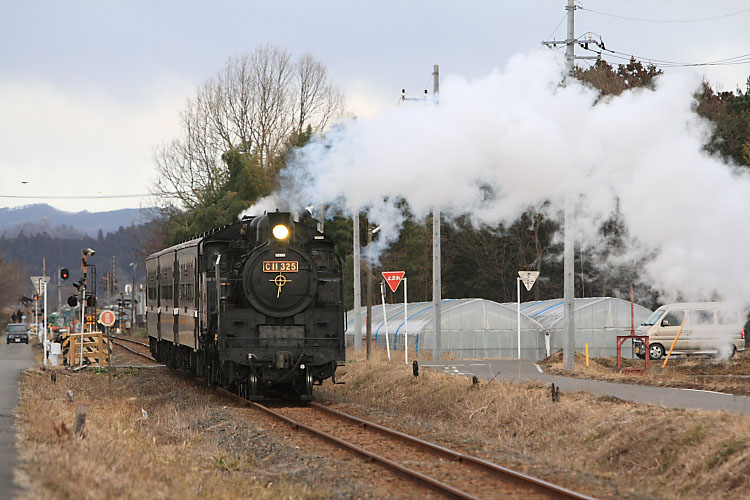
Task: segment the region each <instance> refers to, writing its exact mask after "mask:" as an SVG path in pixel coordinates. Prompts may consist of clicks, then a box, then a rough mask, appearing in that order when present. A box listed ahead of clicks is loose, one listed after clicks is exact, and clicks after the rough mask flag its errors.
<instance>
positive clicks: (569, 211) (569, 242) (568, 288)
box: [563, 195, 575, 371]
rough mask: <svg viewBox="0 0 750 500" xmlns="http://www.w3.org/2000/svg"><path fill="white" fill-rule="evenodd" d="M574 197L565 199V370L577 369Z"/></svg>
mask: <svg viewBox="0 0 750 500" xmlns="http://www.w3.org/2000/svg"><path fill="white" fill-rule="evenodd" d="M571 205H572V197H571V196H570V195H568V196H566V200H565V237H564V241H565V250H564V254H563V288H564V290H563V292H564V297H563V299H564V303H565V305H564V314H565V319H566V322H565V348H564V349H563V368H564V369H565V371H573V370H574V369H575V318H574V313H575V306H574V297H575V290H574V288H573V270H574V268H573V266H574V262H573V251H574V247H575V240H574V236H573V208H572V207H571Z"/></svg>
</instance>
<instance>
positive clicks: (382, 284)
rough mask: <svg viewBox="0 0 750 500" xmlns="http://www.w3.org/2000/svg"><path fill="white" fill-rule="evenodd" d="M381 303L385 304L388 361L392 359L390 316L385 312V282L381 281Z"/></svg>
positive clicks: (384, 318) (384, 321)
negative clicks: (389, 334)
mask: <svg viewBox="0 0 750 500" xmlns="http://www.w3.org/2000/svg"><path fill="white" fill-rule="evenodd" d="M380 303H381V304H382V306H383V324H384V325H385V349H386V351H387V352H388V361H390V360H391V341H390V339H389V338H388V317H387V316H386V312H385V282H383V281H381V282H380Z"/></svg>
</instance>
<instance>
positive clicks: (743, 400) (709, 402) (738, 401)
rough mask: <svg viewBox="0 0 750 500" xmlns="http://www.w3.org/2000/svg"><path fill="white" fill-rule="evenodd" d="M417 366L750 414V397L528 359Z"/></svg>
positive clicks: (663, 403) (659, 402) (649, 402)
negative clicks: (616, 378)
mask: <svg viewBox="0 0 750 500" xmlns="http://www.w3.org/2000/svg"><path fill="white" fill-rule="evenodd" d="M420 367H422V368H428V369H431V370H440V371H443V372H445V373H448V374H450V375H462V376H467V377H471V376H472V375H476V376H477V378H479V379H481V380H491V379H497V380H502V381H527V380H536V381H539V382H540V383H543V384H550V385H551V384H552V383H553V382H554V383H555V385H557V386H559V387H560V391H561V392H563V393H565V392H577V391H580V392H589V393H591V394H597V395H608V396H614V397H616V398H619V399H622V400H625V401H634V402H637V403H647V404H652V405H657V406H663V407H666V408H684V409H690V410H716V411H718V410H726V411H729V412H732V413H740V414H743V415H750V397H748V396H735V395H733V394H725V393H722V392H714V391H702V390H696V389H676V388H672V387H653V386H647V385H637V384H617V383H613V382H602V381H598V380H588V379H581V378H575V377H562V376H559V375H549V374H546V373H544V372H543V370H542V368H541V367H540V366H539V365H537V364H536V363H534V362H533V361H529V360H521V361H520V362H519V361H518V360H500V359H488V360H465V361H464V360H462V361H456V360H454V361H440V362H435V361H430V362H425V363H420Z"/></svg>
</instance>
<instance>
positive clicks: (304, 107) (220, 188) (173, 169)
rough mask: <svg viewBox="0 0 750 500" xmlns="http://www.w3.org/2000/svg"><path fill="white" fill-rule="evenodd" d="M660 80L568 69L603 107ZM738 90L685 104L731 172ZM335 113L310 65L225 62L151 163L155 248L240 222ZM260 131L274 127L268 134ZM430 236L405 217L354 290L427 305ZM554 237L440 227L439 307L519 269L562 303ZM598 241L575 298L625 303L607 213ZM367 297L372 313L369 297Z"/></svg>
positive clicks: (507, 293)
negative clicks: (369, 287)
mask: <svg viewBox="0 0 750 500" xmlns="http://www.w3.org/2000/svg"><path fill="white" fill-rule="evenodd" d="M659 74H661V70H659V69H658V68H657V67H655V66H643V65H642V64H641V63H640V62H637V61H635V60H631V61H630V62H629V63H628V64H623V65H619V66H617V67H613V66H611V65H609V64H608V63H606V62H604V61H601V62H598V63H597V64H596V65H594V66H592V67H591V68H588V69H580V68H579V69H577V70H576V73H575V77H576V78H578V79H580V80H582V81H584V82H586V83H588V84H590V85H593V86H595V87H596V88H597V89H599V90H600V91H601V92H602V94H603V95H608V94H619V93H621V92H623V91H625V90H627V89H631V88H634V87H652V86H653V84H654V79H655V78H656V77H657V76H658V75H659ZM313 82H314V85H311V83H313ZM748 85H749V88H748V89H747V90H748V92H747V93H743V92H742V91H741V90H739V89H738V90H737V91H736V92H718V93H717V92H715V91H714V90H712V89H711V87H710V86H709V85H708V84H704V86H703V89H702V91H701V92H700V93H698V95H696V96H695V97H696V104H695V107H696V111H697V112H698V113H699V114H700V115H701V116H703V117H705V118H706V119H708V120H711V121H712V122H713V123H714V124H715V128H714V133H713V136H712V138H711V140H710V142H709V143H708V144H707V145H706V149H707V150H708V151H709V152H710V153H713V154H717V155H720V156H721V157H722V158H724V159H726V160H728V161H731V162H733V163H734V164H736V165H738V166H742V167H747V166H750V95H748V93H750V81H749V82H748ZM243 106H244V107H243ZM342 110H343V100H342V97H341V94H340V92H339V91H338V90H337V89H336V87H335V86H334V85H333V84H332V83H331V82H330V81H329V80H328V78H327V75H326V70H325V67H324V66H323V65H322V64H320V63H318V62H317V61H315V60H314V59H313V58H312V57H311V56H309V55H307V56H303V57H301V58H299V59H297V60H294V59H293V58H292V56H291V55H290V54H289V53H287V52H284V51H281V50H279V49H275V48H272V47H261V48H259V49H256V51H255V52H253V53H251V54H248V55H247V56H243V57H240V58H236V59H231V60H230V61H229V62H228V64H227V66H226V67H225V68H223V69H222V70H221V71H220V72H219V73H218V74H217V76H216V77H215V78H213V79H211V80H209V81H208V82H206V84H205V85H204V86H202V87H201V88H200V89H199V91H198V93H197V95H196V96H195V97H194V98H192V99H190V100H189V101H188V103H187V105H186V108H185V110H184V111H183V114H182V118H183V134H182V135H181V136H180V137H178V138H176V139H175V140H174V141H173V142H172V143H170V144H168V145H165V146H163V148H162V149H161V152H160V154H159V155H158V156H157V173H158V174H159V176H160V184H159V187H158V189H157V192H156V193H155V194H156V195H157V196H161V199H162V200H163V201H164V204H163V206H162V207H161V225H160V226H159V227H160V231H161V232H160V233H159V238H160V240H159V238H157V239H156V240H158V241H161V242H162V244H163V245H164V246H166V245H167V244H174V243H176V242H178V241H181V240H183V239H185V238H187V237H190V236H191V235H194V234H197V233H200V232H202V231H205V230H207V229H210V228H213V227H216V226H220V225H223V224H227V223H230V222H232V221H233V220H235V219H236V217H237V215H238V213H239V212H240V211H242V210H244V209H246V208H247V207H249V206H251V205H252V204H253V203H254V202H255V201H256V200H257V199H259V198H260V197H262V196H264V195H267V194H269V193H272V192H274V191H275V190H276V188H277V183H278V178H279V175H278V173H279V171H280V170H281V169H283V168H284V166H285V164H286V161H287V158H288V156H289V155H290V153H291V152H292V151H293V150H294V148H297V147H301V146H303V145H304V144H305V143H306V142H307V141H308V140H309V139H310V137H311V135H312V134H314V133H318V132H321V131H322V130H323V128H324V126H325V125H326V124H327V123H329V122H330V121H331V120H332V119H334V118H335V117H336V116H338V115H339V114H340V113H341V111H342ZM271 123H274V124H277V126H274V127H271V128H269V126H268V125H269V124H271ZM175 192H176V193H178V198H179V200H180V202H181V206H177V205H175V204H173V203H172V202H171V201H170V200H173V198H170V196H173V194H170V193H175ZM329 217H330V214H329ZM366 222H367V221H366V220H365V219H364V217H362V220H361V223H360V228H361V231H362V234H361V235H360V241H362V242H364V241H366V238H365V235H366V232H367V229H366V228H367V225H366ZM325 224H326V225H325V231H326V233H328V234H330V235H331V236H332V237H333V238H334V240H335V241H336V242H337V246H338V251H339V252H340V254H341V255H342V257H343V258H344V259H345V262H346V280H347V287H346V288H345V290H346V294H347V295H346V303H347V307H351V306H352V303H353V298H352V295H353V293H352V286H351V284H352V282H353V279H352V274H353V273H352V264H353V263H352V241H353V238H352V228H353V224H352V220H351V218H347V217H343V216H341V215H337V216H333V218H332V220H327V221H326V223H325ZM431 228H432V221H431V220H430V218H429V217H428V218H427V219H426V220H415V219H414V218H413V217H408V216H407V221H406V223H405V225H404V228H403V230H402V232H401V236H400V238H399V240H398V241H397V242H395V243H394V244H393V245H392V246H391V247H390V248H389V249H388V250H387V251H386V252H385V253H384V254H383V255H382V256H381V260H380V265H379V267H378V268H377V269H372V270H370V271H368V270H367V269H366V267H363V273H362V276H363V278H364V277H365V276H366V275H367V272H371V273H372V275H373V276H374V277H375V279H376V280H378V281H379V280H380V271H382V270H404V271H406V272H407V276H408V277H409V299H410V301H424V300H431V296H432V284H431V283H432V282H431V280H432V229H431ZM558 231H559V227H558V224H557V222H555V221H554V220H552V219H550V218H549V217H548V216H546V215H545V213H544V210H543V207H537V209H531V208H530V209H529V210H528V211H527V212H526V213H525V214H524V215H523V216H522V217H521V218H520V219H518V220H517V221H516V222H514V223H513V224H511V225H504V224H499V225H496V226H493V227H482V228H476V227H473V226H472V225H471V224H470V223H469V221H468V220H464V219H459V220H456V221H450V222H446V221H443V223H442V224H441V235H442V242H441V245H442V285H443V289H442V294H443V297H451V298H465V297H482V298H487V299H491V300H495V301H498V302H511V301H515V299H516V290H515V278H516V276H517V271H518V270H520V269H529V270H538V271H540V273H541V274H540V277H539V280H538V282H537V284H536V285H535V287H534V289H533V290H532V292H530V293H529V294H528V295H527V296H526V297H525V298H524V299H525V300H527V299H546V298H553V297H561V296H562V295H563V283H562V282H563V271H562V248H561V245H560V244H559V243H558V242H556V240H555V238H554V235H555V234H556V233H557V232H558ZM599 233H600V236H601V239H602V240H603V241H605V242H606V245H604V246H603V247H601V248H604V249H603V250H595V251H590V252H583V253H581V252H580V251H579V250H578V249H577V250H576V263H575V269H576V270H575V283H576V296H578V297H582V296H587V297H589V296H615V297H620V298H624V299H629V297H630V289H631V286H632V285H633V284H634V283H636V282H637V276H638V275H639V273H640V271H641V269H640V266H641V265H642V263H638V262H636V263H630V264H628V265H623V266H620V267H617V266H612V265H611V264H608V265H606V266H605V265H603V264H602V263H604V262H605V261H607V259H608V257H609V256H611V255H616V254H617V253H618V252H619V251H620V250H621V249H622V247H623V242H624V241H625V239H626V238H627V237H628V235H627V232H626V228H625V227H624V226H623V224H622V221H621V220H620V218H619V217H618V215H617V214H616V213H615V214H613V216H612V218H611V219H610V220H609V221H607V222H606V223H605V224H603V225H602V227H601V228H599ZM592 252H596V253H592ZM365 281H366V280H365V279H363V297H364V286H365V285H364V283H365ZM635 291H636V301H637V302H639V303H641V304H643V305H645V306H654V305H655V302H656V294H655V293H654V291H653V290H651V289H649V288H648V287H645V286H643V285H637V286H636V290H635ZM388 293H389V299H388V300H399V299H400V293H401V292H400V291H399V296H397V297H392V296H390V295H391V294H390V291H389V292H388ZM376 296H377V297H376V301H377V302H379V294H378V293H377V292H376Z"/></svg>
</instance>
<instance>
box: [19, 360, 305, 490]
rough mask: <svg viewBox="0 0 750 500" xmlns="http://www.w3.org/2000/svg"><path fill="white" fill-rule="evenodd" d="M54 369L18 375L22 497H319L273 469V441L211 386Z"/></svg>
mask: <svg viewBox="0 0 750 500" xmlns="http://www.w3.org/2000/svg"><path fill="white" fill-rule="evenodd" d="M56 376H57V381H56V382H54V383H53V382H52V381H51V379H50V373H49V372H41V371H39V370H28V371H26V372H24V373H23V375H22V378H21V393H20V396H21V401H20V404H19V409H18V419H17V422H18V426H19V427H20V430H21V439H20V443H19V447H20V451H21V457H22V459H23V461H24V465H23V467H22V470H21V484H22V485H23V487H24V490H25V492H24V495H23V496H24V497H25V498H34V499H36V498H48V499H70V498H86V499H112V498H218V499H224V498H225V499H234V498H258V499H277V498H303V497H304V498H311V497H312V498H315V497H316V495H315V494H314V493H313V492H311V491H310V489H309V488H307V487H304V486H290V485H288V484H284V483H283V482H281V483H280V482H279V481H278V479H279V476H280V474H281V471H276V473H275V477H274V475H273V473H269V472H268V471H269V469H273V461H274V459H273V453H274V451H273V450H272V449H271V448H272V443H271V442H269V441H268V440H266V439H264V437H263V436H262V435H261V434H260V433H259V432H257V430H254V429H253V428H246V424H245V423H244V422H245V421H246V420H247V418H246V417H243V416H242V415H241V414H237V413H236V412H237V411H238V409H237V408H229V409H227V407H226V406H224V405H226V403H227V402H226V400H225V399H222V398H221V397H219V396H216V395H215V394H214V393H213V392H212V391H209V390H207V389H204V388H200V387H198V386H197V385H196V384H194V383H192V382H190V381H185V380H181V379H180V378H179V377H178V376H176V375H173V374H170V373H167V372H165V371H159V372H156V371H154V370H151V371H140V372H120V373H119V374H118V375H117V376H116V377H115V378H114V380H113V382H112V385H111V387H110V386H109V382H108V377H107V375H106V373H102V372H100V371H98V370H97V371H95V370H84V371H82V372H81V373H72V372H65V371H58V372H56ZM68 391H72V394H73V397H72V398H70V397H69V396H68ZM79 402H80V403H85V404H87V406H88V417H87V422H86V426H85V438H83V439H80V438H78V437H76V436H74V435H73V423H74V416H75V412H76V408H77V406H78V404H79ZM142 409H146V413H144V412H143V411H142ZM261 461H265V463H264V470H265V472H266V474H265V475H263V476H262V478H261V474H259V472H258V471H257V469H258V464H259V463H260V462H261ZM269 462H271V465H269Z"/></svg>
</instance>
